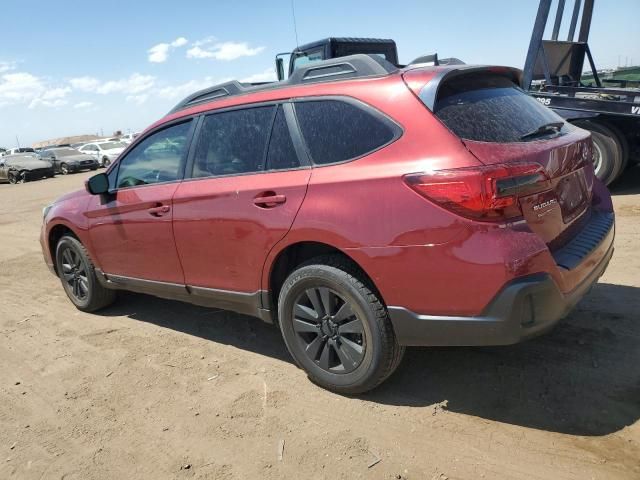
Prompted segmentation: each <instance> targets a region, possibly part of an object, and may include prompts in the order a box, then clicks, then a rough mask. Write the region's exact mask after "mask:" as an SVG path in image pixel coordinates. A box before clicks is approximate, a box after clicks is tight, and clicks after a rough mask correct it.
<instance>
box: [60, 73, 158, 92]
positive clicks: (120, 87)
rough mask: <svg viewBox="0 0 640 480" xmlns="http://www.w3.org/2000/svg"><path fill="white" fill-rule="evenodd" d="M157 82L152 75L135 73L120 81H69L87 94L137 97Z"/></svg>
mask: <svg viewBox="0 0 640 480" xmlns="http://www.w3.org/2000/svg"><path fill="white" fill-rule="evenodd" d="M155 82H156V77H154V76H152V75H141V74H139V73H134V74H132V75H130V76H129V77H127V78H121V79H120V80H109V81H107V82H101V81H100V80H98V79H97V78H94V77H78V78H72V79H71V80H70V81H69V83H70V84H71V86H72V87H73V88H76V89H78V90H82V91H85V92H92V93H99V94H101V95H107V94H110V93H125V94H128V95H136V94H139V93H142V92H144V91H146V90H149V89H150V88H152V87H153V86H154V85H155Z"/></svg>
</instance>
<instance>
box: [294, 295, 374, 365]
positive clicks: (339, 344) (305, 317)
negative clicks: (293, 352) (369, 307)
mask: <svg viewBox="0 0 640 480" xmlns="http://www.w3.org/2000/svg"><path fill="white" fill-rule="evenodd" d="M293 330H294V331H295V333H296V336H297V338H298V341H299V342H300V343H301V346H302V348H303V351H304V353H305V354H306V355H307V356H308V357H309V358H310V359H311V360H312V361H313V362H315V363H316V365H318V366H319V367H320V368H322V369H323V370H325V371H327V372H330V373H349V372H352V371H354V370H355V369H356V368H357V367H358V366H359V365H360V364H361V363H362V360H363V358H364V355H365V350H366V342H365V335H364V328H363V324H362V320H361V319H360V318H359V317H358V315H357V314H356V313H355V311H354V309H353V308H352V306H351V305H350V304H349V302H347V301H346V300H345V299H344V297H342V296H341V295H340V294H339V293H338V292H336V291H334V290H332V289H330V288H327V287H314V288H308V289H306V290H305V291H304V292H303V293H302V294H300V296H298V298H297V299H296V301H295V303H294V307H293Z"/></svg>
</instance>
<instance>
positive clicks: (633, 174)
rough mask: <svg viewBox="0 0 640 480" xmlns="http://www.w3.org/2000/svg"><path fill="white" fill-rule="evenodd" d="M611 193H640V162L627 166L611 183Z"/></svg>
mask: <svg viewBox="0 0 640 480" xmlns="http://www.w3.org/2000/svg"><path fill="white" fill-rule="evenodd" d="M609 190H610V191H611V195H635V194H638V193H640V164H638V165H634V166H631V167H629V168H627V169H626V170H625V171H624V172H623V173H622V175H620V178H618V180H616V181H615V182H613V183H612V184H611V185H609Z"/></svg>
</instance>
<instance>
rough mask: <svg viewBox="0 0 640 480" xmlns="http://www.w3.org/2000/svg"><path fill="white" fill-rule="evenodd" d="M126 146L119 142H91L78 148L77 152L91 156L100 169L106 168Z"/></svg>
mask: <svg viewBox="0 0 640 480" xmlns="http://www.w3.org/2000/svg"><path fill="white" fill-rule="evenodd" d="M125 148H126V145H124V144H123V143H120V142H92V143H87V144H85V145H83V146H82V147H80V148H79V149H78V150H79V151H80V152H82V153H86V154H87V155H91V156H93V157H94V158H95V159H96V160H98V163H99V164H100V166H102V167H108V166H109V165H111V163H112V162H113V161H114V160H115V159H116V158H118V155H120V154H121V153H122V152H123V151H124V149H125Z"/></svg>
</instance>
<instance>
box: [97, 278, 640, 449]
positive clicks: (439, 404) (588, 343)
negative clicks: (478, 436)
mask: <svg viewBox="0 0 640 480" xmlns="http://www.w3.org/2000/svg"><path fill="white" fill-rule="evenodd" d="M638 312H640V288H635V287H628V286H621V285H611V284H598V285H596V286H595V287H594V289H593V291H592V293H591V294H590V295H589V296H588V297H587V298H585V299H584V300H583V301H582V302H581V303H580V304H579V306H578V307H577V308H576V310H575V311H574V312H572V313H571V314H570V315H569V317H567V319H565V320H564V321H563V322H561V323H560V324H559V325H558V327H556V328H555V329H554V330H553V331H552V332H550V333H548V334H547V335H545V336H543V337H539V338H537V339H534V340H530V341H528V342H525V343H522V344H518V345H512V346H506V347H482V348H478V347H474V348H466V347H457V348H443V347H439V348H411V349H408V350H407V353H406V356H405V358H404V360H403V362H402V364H401V366H400V368H399V369H398V370H397V372H396V373H395V374H394V375H392V376H391V377H390V378H389V379H388V380H387V381H386V382H385V383H383V384H382V385H381V386H380V387H378V388H377V389H375V390H374V391H372V392H370V393H367V394H365V395H361V396H359V398H361V399H362V400H364V401H367V402H373V403H380V404H386V405H397V406H410V407H429V409H428V410H427V412H428V414H429V415H431V414H433V413H437V410H438V409H441V410H448V411H451V412H457V413H463V414H465V415H473V416H476V417H481V418H485V419H487V420H493V421H499V422H503V423H508V424H513V425H519V426H523V427H528V428H535V429H540V430H547V431H553V432H559V433H565V434H572V435H596V436H597V435H606V434H609V433H613V432H616V431H619V430H620V429H622V428H624V427H625V426H627V425H631V424H633V423H635V422H636V421H637V420H638V419H639V418H640V369H639V368H638V366H639V365H640V315H639V314H638ZM101 313H102V314H104V315H109V316H111V315H114V316H115V315H126V316H128V317H130V318H132V319H134V320H140V321H144V322H149V323H153V324H155V325H158V326H161V327H164V328H170V329H173V330H176V331H180V332H183V333H187V334H189V335H195V336H198V337H201V338H204V339H207V340H211V341H213V342H217V343H223V344H227V345H233V346H235V347H237V348H240V349H243V350H248V351H252V352H256V353H259V354H262V355H267V356H270V357H273V358H277V359H279V360H284V361H291V359H290V357H289V354H288V352H287V351H286V349H285V346H284V343H283V342H282V339H281V337H280V333H279V331H278V330H277V328H275V327H273V326H271V325H267V324H265V323H263V322H261V321H260V320H258V319H255V318H251V317H247V316H243V315H237V314H234V313H231V312H226V311H221V310H217V311H216V310H211V309H206V308H201V307H196V306H192V305H188V304H184V303H180V302H173V301H169V300H162V299H155V298H152V297H148V296H145V295H139V294H133V293H123V294H122V297H121V299H120V301H118V302H117V303H116V304H115V305H114V306H112V307H110V308H109V309H106V310H104V311H103V312H101ZM425 414H427V413H425Z"/></svg>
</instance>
